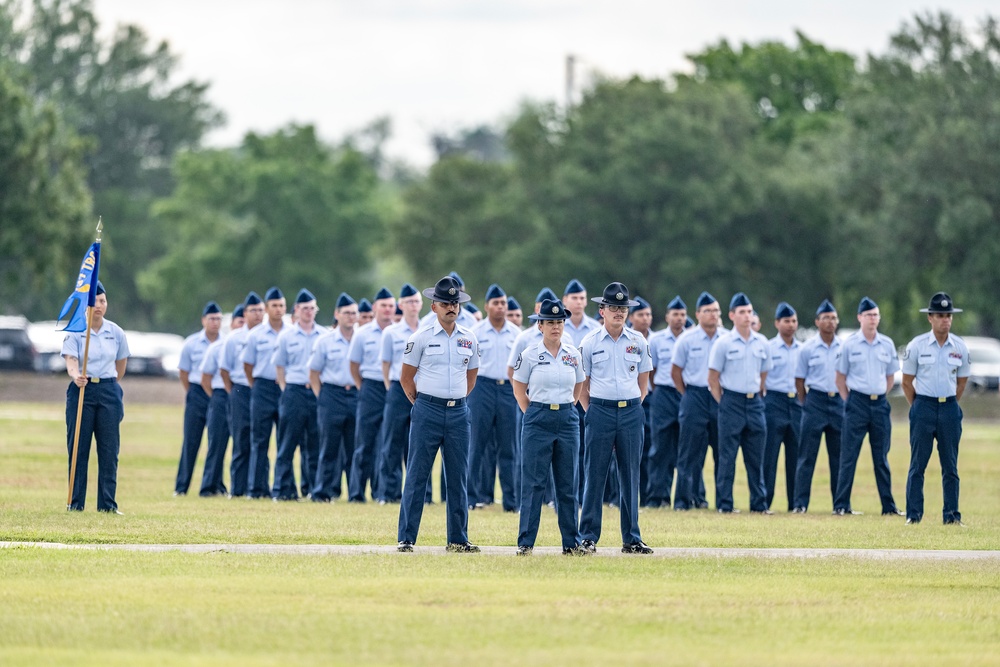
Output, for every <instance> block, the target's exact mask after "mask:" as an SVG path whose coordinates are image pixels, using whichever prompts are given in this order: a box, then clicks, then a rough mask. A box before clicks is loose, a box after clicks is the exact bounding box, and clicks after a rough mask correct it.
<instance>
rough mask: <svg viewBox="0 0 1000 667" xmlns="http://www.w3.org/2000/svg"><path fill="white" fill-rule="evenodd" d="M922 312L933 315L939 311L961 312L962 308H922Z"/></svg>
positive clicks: (939, 312)
mask: <svg viewBox="0 0 1000 667" xmlns="http://www.w3.org/2000/svg"><path fill="white" fill-rule="evenodd" d="M920 312H921V313H928V314H931V315H933V314H934V313H938V314H942V315H943V314H946V313H961V312H962V309H961V308H948V309H944V308H921V309H920Z"/></svg>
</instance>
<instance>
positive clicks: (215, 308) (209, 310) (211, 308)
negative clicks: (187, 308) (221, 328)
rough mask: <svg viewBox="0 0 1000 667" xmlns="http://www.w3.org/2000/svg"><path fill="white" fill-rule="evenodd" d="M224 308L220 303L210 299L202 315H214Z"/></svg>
mask: <svg viewBox="0 0 1000 667" xmlns="http://www.w3.org/2000/svg"><path fill="white" fill-rule="evenodd" d="M221 312H222V309H221V308H219V304H217V303H216V302H214V301H209V302H208V303H206V304H205V309H204V310H202V311H201V316H202V317H205V316H206V315H214V314H215V313H221Z"/></svg>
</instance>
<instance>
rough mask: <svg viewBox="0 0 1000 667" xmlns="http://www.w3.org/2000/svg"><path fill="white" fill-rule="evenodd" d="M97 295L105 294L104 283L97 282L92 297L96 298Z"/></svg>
mask: <svg viewBox="0 0 1000 667" xmlns="http://www.w3.org/2000/svg"><path fill="white" fill-rule="evenodd" d="M98 294H107V292H105V291H104V283H102V282H101V281H100V280H98V281H97V289H96V290H94V296H97V295H98Z"/></svg>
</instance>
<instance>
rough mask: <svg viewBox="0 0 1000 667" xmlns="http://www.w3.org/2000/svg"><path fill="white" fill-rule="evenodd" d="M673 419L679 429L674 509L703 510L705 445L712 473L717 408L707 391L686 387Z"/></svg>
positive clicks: (716, 463) (717, 453)
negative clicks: (710, 457) (675, 419)
mask: <svg viewBox="0 0 1000 667" xmlns="http://www.w3.org/2000/svg"><path fill="white" fill-rule="evenodd" d="M677 419H678V421H679V422H680V425H681V429H680V439H679V440H678V443H677V488H676V490H675V491H674V509H684V510H686V509H695V508H697V507H707V506H708V505H707V500H706V497H705V478H704V473H703V471H704V468H705V456H706V455H707V454H708V447H709V445H711V446H712V458H713V460H714V461H715V469H716V470H718V469H719V446H718V443H719V404H718V403H716V402H715V398H713V397H712V393H711V392H710V391H709V390H708V387H694V386H690V385H689V386H688V387H687V389H686V390H685V392H684V395H683V396H682V397H681V402H680V407H679V408H678V413H677ZM716 496H718V489H716Z"/></svg>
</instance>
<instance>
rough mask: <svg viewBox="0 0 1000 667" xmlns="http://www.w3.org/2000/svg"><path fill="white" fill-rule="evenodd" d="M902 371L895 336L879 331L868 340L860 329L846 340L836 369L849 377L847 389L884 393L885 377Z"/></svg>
mask: <svg viewBox="0 0 1000 667" xmlns="http://www.w3.org/2000/svg"><path fill="white" fill-rule="evenodd" d="M898 370H899V355H897V354H896V346H895V345H893V343H892V339H891V338H889V337H888V336H886V335H884V334H880V333H876V334H875V342H873V343H869V342H868V339H867V338H865V336H864V334H863V333H861V331H860V330H859V331H856V332H854V333H853V334H852V335H851V336H850V337H849V338H848V339H847V340H845V341H844V346H843V348H842V351H841V354H840V360H839V361H837V372H838V373H843V374H844V375H846V376H847V388H848V389H852V390H854V391H860V392H861V393H862V394H871V395H873V396H874V395H882V394H884V393H885V385H886V377H887V376H889V375H892V374H893V373H895V372H896V371H898Z"/></svg>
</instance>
